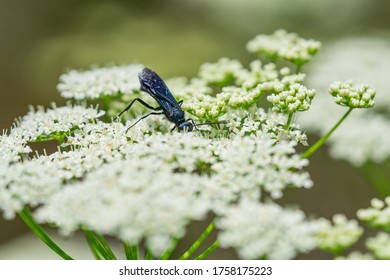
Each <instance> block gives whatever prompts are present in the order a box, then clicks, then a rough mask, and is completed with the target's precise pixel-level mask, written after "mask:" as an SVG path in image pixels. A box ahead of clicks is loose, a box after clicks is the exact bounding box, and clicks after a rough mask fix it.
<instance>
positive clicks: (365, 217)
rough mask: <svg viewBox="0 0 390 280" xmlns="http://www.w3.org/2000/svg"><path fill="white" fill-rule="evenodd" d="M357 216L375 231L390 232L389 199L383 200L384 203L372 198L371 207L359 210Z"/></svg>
mask: <svg viewBox="0 0 390 280" xmlns="http://www.w3.org/2000/svg"><path fill="white" fill-rule="evenodd" d="M357 216H358V218H359V219H360V220H361V221H362V222H364V223H366V224H367V225H369V226H371V227H373V228H375V229H379V230H385V231H387V232H390V197H387V198H385V201H382V200H380V199H378V198H373V199H372V200H371V207H370V208H367V209H360V210H359V211H358V212H357Z"/></svg>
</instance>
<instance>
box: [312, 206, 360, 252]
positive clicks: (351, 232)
mask: <svg viewBox="0 0 390 280" xmlns="http://www.w3.org/2000/svg"><path fill="white" fill-rule="evenodd" d="M332 221H333V225H332V223H331V222H330V221H328V220H325V219H323V220H322V221H319V222H320V227H319V230H318V232H317V242H318V247H319V248H321V249H323V250H325V251H329V252H332V253H334V254H335V255H339V254H340V253H341V252H343V251H344V250H345V249H346V248H348V247H349V246H351V245H352V244H354V243H356V242H357V240H358V239H359V238H360V236H361V235H362V234H363V229H362V228H361V227H360V226H359V224H358V223H357V221H356V220H348V219H347V217H345V216H344V215H343V214H336V215H334V216H333V218H332Z"/></svg>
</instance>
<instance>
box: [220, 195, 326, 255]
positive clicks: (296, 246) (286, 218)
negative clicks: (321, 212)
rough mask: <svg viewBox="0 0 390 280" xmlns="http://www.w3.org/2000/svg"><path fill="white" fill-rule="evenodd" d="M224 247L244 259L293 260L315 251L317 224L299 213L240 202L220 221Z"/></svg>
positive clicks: (270, 205) (267, 205)
mask: <svg viewBox="0 0 390 280" xmlns="http://www.w3.org/2000/svg"><path fill="white" fill-rule="evenodd" d="M217 227H218V228H219V229H221V232H220V233H219V235H218V239H219V240H220V244H221V246H222V247H233V248H235V249H236V250H237V251H238V254H239V256H240V257H241V258H244V259H259V258H266V259H292V258H294V257H295V256H296V255H297V254H298V253H301V252H304V253H306V252H308V251H310V250H312V249H314V248H315V247H316V239H315V233H316V231H317V230H318V225H317V223H316V222H309V221H306V220H305V215H304V213H303V212H302V211H299V210H292V209H291V210H290V209H283V208H282V207H280V206H279V205H277V204H274V203H266V204H259V203H254V202H253V201H246V200H241V201H240V202H239V203H238V204H237V205H232V206H231V207H230V208H229V209H227V211H225V213H224V215H223V216H222V218H221V219H220V220H219V221H218V223H217Z"/></svg>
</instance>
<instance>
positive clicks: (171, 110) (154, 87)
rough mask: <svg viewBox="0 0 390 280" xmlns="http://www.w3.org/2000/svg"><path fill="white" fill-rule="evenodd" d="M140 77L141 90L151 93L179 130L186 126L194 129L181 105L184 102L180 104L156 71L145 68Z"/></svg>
mask: <svg viewBox="0 0 390 280" xmlns="http://www.w3.org/2000/svg"><path fill="white" fill-rule="evenodd" d="M138 78H139V82H140V84H141V90H143V91H146V92H147V93H149V94H150V95H151V96H152V97H153V98H154V99H155V100H156V101H157V103H158V104H160V106H161V110H162V111H163V113H164V115H165V116H166V117H167V119H168V120H169V121H171V122H173V123H174V124H175V126H176V127H177V128H178V129H179V130H182V129H184V128H187V129H188V130H189V131H191V130H192V128H193V125H192V123H190V121H191V120H190V119H189V120H185V117H184V111H183V110H182V109H181V107H180V104H181V103H182V102H180V104H179V103H178V102H177V101H176V99H175V97H173V95H172V93H171V91H170V90H169V88H168V87H167V85H166V84H165V83H164V81H163V80H162V79H161V78H160V77H159V76H158V75H157V74H156V72H154V71H153V70H151V69H149V68H144V69H143V70H142V71H141V72H140V73H139V74H138Z"/></svg>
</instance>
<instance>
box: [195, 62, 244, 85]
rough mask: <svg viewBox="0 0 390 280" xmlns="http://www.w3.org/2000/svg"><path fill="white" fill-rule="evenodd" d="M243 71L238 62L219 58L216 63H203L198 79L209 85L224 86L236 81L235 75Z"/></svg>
mask: <svg viewBox="0 0 390 280" xmlns="http://www.w3.org/2000/svg"><path fill="white" fill-rule="evenodd" d="M242 70H243V66H242V64H241V63H240V62H239V61H238V60H231V59H228V58H225V57H224V58H220V59H219V60H218V61H217V62H216V63H204V64H202V65H201V66H200V70H199V77H200V78H201V79H203V80H204V81H207V82H208V83H209V84H215V85H221V86H226V85H229V84H232V83H234V82H235V80H236V79H237V77H236V75H237V73H240V72H241V71H242Z"/></svg>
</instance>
